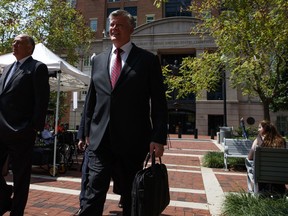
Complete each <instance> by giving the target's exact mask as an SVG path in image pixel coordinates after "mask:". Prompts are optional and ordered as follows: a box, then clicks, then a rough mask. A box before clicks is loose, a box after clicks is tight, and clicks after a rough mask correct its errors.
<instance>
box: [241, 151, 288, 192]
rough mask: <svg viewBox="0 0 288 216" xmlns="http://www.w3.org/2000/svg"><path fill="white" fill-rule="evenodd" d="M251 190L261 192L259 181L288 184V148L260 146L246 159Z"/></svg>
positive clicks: (249, 188)
mask: <svg viewBox="0 0 288 216" xmlns="http://www.w3.org/2000/svg"><path fill="white" fill-rule="evenodd" d="M246 167H247V185H248V190H249V192H252V193H254V194H255V195H256V194H258V193H259V183H271V184H288V149H279V148H260V147H257V148H256V151H255V152H254V157H253V161H249V160H246Z"/></svg>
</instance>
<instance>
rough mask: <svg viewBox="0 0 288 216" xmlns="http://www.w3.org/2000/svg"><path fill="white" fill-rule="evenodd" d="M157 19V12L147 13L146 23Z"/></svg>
mask: <svg viewBox="0 0 288 216" xmlns="http://www.w3.org/2000/svg"><path fill="white" fill-rule="evenodd" d="M154 20H155V14H147V15H146V23H150V22H153V21H154Z"/></svg>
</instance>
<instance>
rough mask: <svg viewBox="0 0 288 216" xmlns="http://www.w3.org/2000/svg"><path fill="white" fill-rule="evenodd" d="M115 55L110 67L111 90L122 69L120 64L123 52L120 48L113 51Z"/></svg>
mask: <svg viewBox="0 0 288 216" xmlns="http://www.w3.org/2000/svg"><path fill="white" fill-rule="evenodd" d="M114 52H115V54H116V58H115V61H114V63H113V65H112V68H111V84H112V88H114V86H115V84H116V82H117V80H118V78H119V76H120V73H121V68H122V64H121V53H122V52H123V50H121V49H120V48H117V49H116V50H115V51H114Z"/></svg>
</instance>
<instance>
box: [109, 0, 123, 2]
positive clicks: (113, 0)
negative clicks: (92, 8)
mask: <svg viewBox="0 0 288 216" xmlns="http://www.w3.org/2000/svg"><path fill="white" fill-rule="evenodd" d="M120 1H121V0H108V2H120Z"/></svg>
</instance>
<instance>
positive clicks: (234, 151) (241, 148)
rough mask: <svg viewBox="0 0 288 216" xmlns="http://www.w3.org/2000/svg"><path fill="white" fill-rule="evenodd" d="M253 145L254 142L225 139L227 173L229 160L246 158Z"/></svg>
mask: <svg viewBox="0 0 288 216" xmlns="http://www.w3.org/2000/svg"><path fill="white" fill-rule="evenodd" d="M252 143H253V141H252V140H246V139H229V138H224V141H223V147H224V165H225V170H226V171H227V170H228V163H227V158H228V157H235V158H246V157H247V156H248V153H249V151H250V149H251V147H252Z"/></svg>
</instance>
